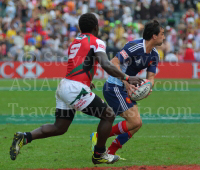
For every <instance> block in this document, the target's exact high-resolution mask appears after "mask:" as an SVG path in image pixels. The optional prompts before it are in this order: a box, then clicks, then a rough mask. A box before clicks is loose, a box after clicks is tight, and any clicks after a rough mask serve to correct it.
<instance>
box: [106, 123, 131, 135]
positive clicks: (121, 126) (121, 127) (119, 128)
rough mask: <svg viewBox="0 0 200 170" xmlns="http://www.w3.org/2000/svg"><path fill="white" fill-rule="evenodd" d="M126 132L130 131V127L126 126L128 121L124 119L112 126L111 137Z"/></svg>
mask: <svg viewBox="0 0 200 170" xmlns="http://www.w3.org/2000/svg"><path fill="white" fill-rule="evenodd" d="M126 132H128V128H127V126H126V121H125V120H124V121H121V122H119V123H118V124H116V125H114V126H113V127H112V131H111V132H110V137H111V136H115V135H120V134H123V133H126Z"/></svg>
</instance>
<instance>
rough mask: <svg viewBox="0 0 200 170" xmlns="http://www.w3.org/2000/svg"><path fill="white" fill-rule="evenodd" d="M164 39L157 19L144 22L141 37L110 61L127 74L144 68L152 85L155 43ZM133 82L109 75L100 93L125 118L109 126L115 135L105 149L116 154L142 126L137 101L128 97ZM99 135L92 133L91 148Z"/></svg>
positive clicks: (156, 54) (155, 58)
mask: <svg viewBox="0 0 200 170" xmlns="http://www.w3.org/2000/svg"><path fill="white" fill-rule="evenodd" d="M164 39H165V35H164V29H163V28H162V26H161V25H160V24H159V22H158V21H156V20H154V21H152V22H149V23H147V24H146V25H145V28H144V32H143V38H142V39H138V40H134V41H130V42H128V43H127V44H126V45H125V46H124V47H123V48H122V49H121V50H120V51H119V52H118V53H117V55H116V56H115V57H114V58H113V59H112V60H111V62H112V63H113V64H114V65H115V66H117V68H118V69H119V70H121V71H122V72H123V73H125V74H127V75H129V76H136V75H137V74H138V73H139V72H140V71H141V70H143V69H145V68H146V69H147V76H146V78H147V79H148V80H150V82H151V83H152V85H154V77H155V73H156V67H157V64H158V61H159V54H158V52H157V50H156V48H155V47H156V46H161V45H162V43H163V40H164ZM132 92H133V91H132V85H130V84H128V83H127V82H126V81H123V80H122V81H121V80H120V79H118V78H115V77H113V76H109V77H108V79H107V81H106V83H105V84H104V88H103V94H104V97H105V99H106V101H107V103H108V105H109V106H110V107H112V108H113V110H114V112H115V114H116V115H119V116H121V117H123V118H124V119H125V120H124V121H121V122H119V123H118V124H116V125H114V126H113V127H112V131H111V133H110V137H111V136H115V135H118V136H117V138H116V139H115V140H114V141H113V142H112V144H111V145H110V147H109V148H108V150H107V152H108V153H109V154H112V155H115V153H116V151H117V150H118V149H119V148H122V145H124V144H125V143H126V142H127V141H128V140H129V139H130V138H131V137H132V136H133V135H134V134H135V133H136V132H137V131H138V130H139V129H140V127H141V126H142V120H141V118H140V113H139V111H138V107H137V103H136V102H135V101H132V100H131V99H130V95H131V94H132ZM97 137H98V134H97V133H96V132H95V133H92V135H91V139H92V147H93V146H94V145H95V143H96V140H97Z"/></svg>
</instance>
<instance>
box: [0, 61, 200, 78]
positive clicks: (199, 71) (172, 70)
mask: <svg viewBox="0 0 200 170" xmlns="http://www.w3.org/2000/svg"><path fill="white" fill-rule="evenodd" d="M66 67H67V66H66V62H35V63H34V62H32V63H28V62H23V63H21V62H0V78H62V77H65V74H66ZM156 72H157V73H156V78H166V79H168V78H169V79H170V78H172V79H173V78H174V79H192V78H200V63H198V62H193V63H192V62H188V63H168V62H163V63H159V65H158V68H157V71H156ZM138 76H140V77H142V78H145V77H146V70H142V71H141V72H140V73H139V74H138ZM107 77H108V75H107V73H106V72H105V71H104V70H103V69H102V68H101V66H100V65H99V66H98V69H97V72H96V75H95V77H94V78H96V79H104V78H107Z"/></svg>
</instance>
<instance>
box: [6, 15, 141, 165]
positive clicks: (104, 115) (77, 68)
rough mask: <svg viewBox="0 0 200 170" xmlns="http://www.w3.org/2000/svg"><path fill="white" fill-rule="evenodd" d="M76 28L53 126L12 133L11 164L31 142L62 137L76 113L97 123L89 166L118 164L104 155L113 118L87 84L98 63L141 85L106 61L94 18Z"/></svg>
mask: <svg viewBox="0 0 200 170" xmlns="http://www.w3.org/2000/svg"><path fill="white" fill-rule="evenodd" d="M79 28H80V30H81V33H82V34H81V35H80V36H78V37H77V38H76V39H75V40H74V41H73V43H72V44H71V45H70V47H69V53H68V54H69V60H68V65H67V73H66V78H64V79H62V80H61V82H60V84H59V85H58V88H57V91H56V112H55V123H54V124H45V125H42V126H41V127H40V128H38V129H35V130H33V131H32V132H25V133H21V132H17V133H15V134H14V139H13V142H12V146H11V147H10V157H11V159H12V160H15V159H16V157H17V155H18V154H19V151H20V148H21V147H22V146H23V145H26V144H28V143H30V142H31V141H32V140H36V139H42V138H47V137H51V136H57V135H62V134H64V133H65V132H66V131H67V130H68V128H69V126H70V124H71V123H72V121H73V118H74V114H75V112H76V110H79V111H82V112H83V113H85V114H88V115H91V116H96V117H98V118H100V119H101V120H100V123H99V126H98V128H97V131H98V134H99V138H98V141H97V144H96V146H95V149H94V150H95V152H94V154H93V156H92V161H93V163H94V164H100V163H114V162H116V161H118V160H119V156H116V155H114V156H113V155H110V154H108V153H107V152H105V151H106V147H105V144H106V140H107V138H108V136H109V134H110V131H111V129H112V123H113V121H114V117H115V114H114V112H113V111H112V109H110V108H109V107H108V106H107V104H106V103H104V102H103V101H102V100H101V99H100V98H99V97H98V96H97V95H95V94H94V93H93V92H91V89H90V87H91V86H92V84H91V81H92V78H93V75H94V74H95V72H96V69H97V64H98V63H100V65H101V66H102V68H103V69H104V70H105V71H106V72H107V73H108V74H110V75H112V76H114V77H118V78H119V79H120V80H125V81H127V82H130V83H132V84H135V85H136V84H138V83H141V79H140V78H137V77H129V76H127V75H125V73H122V72H121V71H120V70H118V69H117V68H116V67H115V66H114V65H113V64H112V63H111V62H110V61H109V60H108V57H107V55H106V52H105V49H106V46H105V44H104V42H103V41H102V40H100V39H98V38H97V35H98V30H99V28H98V20H97V18H96V17H95V15H94V14H91V13H87V14H83V15H82V16H81V17H80V19H79ZM132 87H133V88H134V87H135V86H134V85H132ZM97 110H98V113H97V112H96V111H97Z"/></svg>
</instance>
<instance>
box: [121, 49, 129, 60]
mask: <svg viewBox="0 0 200 170" xmlns="http://www.w3.org/2000/svg"><path fill="white" fill-rule="evenodd" d="M120 54H121V55H122V57H123V58H124V59H127V58H128V57H129V56H128V54H127V53H126V51H125V50H122V51H121V52H120Z"/></svg>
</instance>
